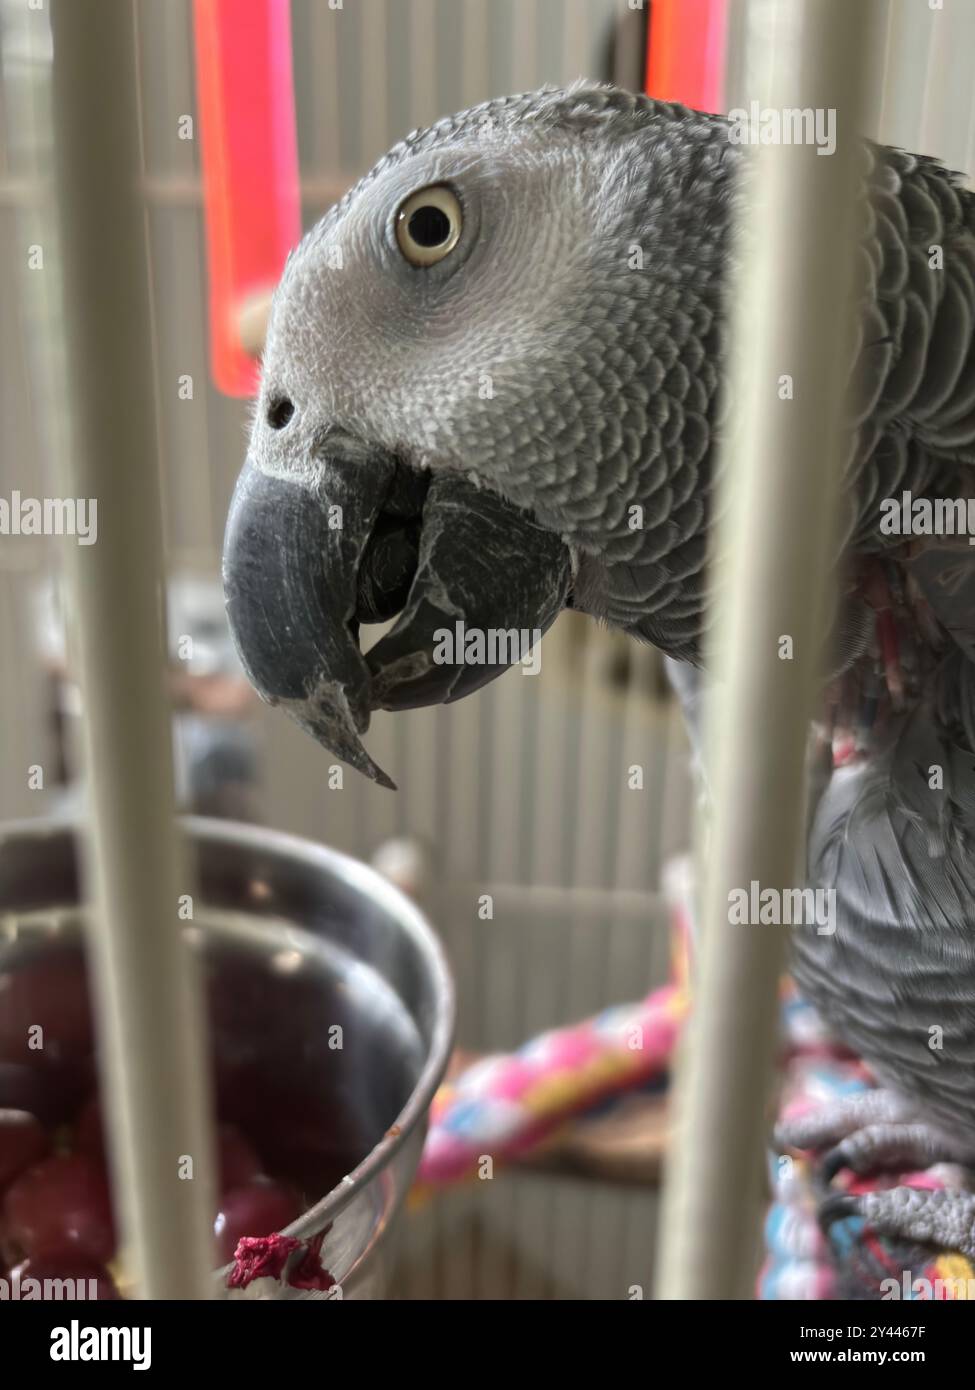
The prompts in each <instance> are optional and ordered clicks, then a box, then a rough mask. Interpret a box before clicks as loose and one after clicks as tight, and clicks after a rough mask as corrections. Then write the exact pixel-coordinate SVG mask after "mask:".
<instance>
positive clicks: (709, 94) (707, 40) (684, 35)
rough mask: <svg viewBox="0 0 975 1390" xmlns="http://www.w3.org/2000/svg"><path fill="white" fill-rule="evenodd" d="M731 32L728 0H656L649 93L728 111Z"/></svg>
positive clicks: (649, 49) (649, 42)
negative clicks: (726, 87)
mask: <svg viewBox="0 0 975 1390" xmlns="http://www.w3.org/2000/svg"><path fill="white" fill-rule="evenodd" d="M727 35H728V0H653V4H652V5H651V7H650V26H649V31H648V34H647V95H648V96H652V97H659V98H660V100H661V101H678V102H681V103H682V105H684V106H693V107H695V108H696V109H697V110H698V111H723V110H724V69H725V52H726V44H727Z"/></svg>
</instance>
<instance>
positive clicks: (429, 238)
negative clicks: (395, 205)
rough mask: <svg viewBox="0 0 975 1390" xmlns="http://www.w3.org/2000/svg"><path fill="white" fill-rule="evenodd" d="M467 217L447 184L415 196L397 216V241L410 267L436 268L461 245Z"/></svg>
mask: <svg viewBox="0 0 975 1390" xmlns="http://www.w3.org/2000/svg"><path fill="white" fill-rule="evenodd" d="M463 226H464V214H463V212H462V210H461V206H460V203H459V201H458V199H457V196H456V194H454V193H452V192H451V190H450V189H449V188H447V187H446V185H444V184H433V185H432V186H431V187H430V188H421V189H418V191H417V192H416V193H411V194H410V196H409V197H408V198H407V200H406V202H405V203H404V204H403V205H402V207H401V208H400V210H399V212H398V213H397V214H396V240H397V242H398V243H399V249H400V250H401V251H402V253H403V255H404V256H405V257H406V259H407V260H408V261H409V263H410V265H415V266H428V265H436V263H437V261H442V260H443V258H444V257H445V256H448V255H449V254H450V252H451V251H452V250H453V249H454V247H455V246H456V245H457V242H458V241H459V240H460V234H461V231H462V230H463Z"/></svg>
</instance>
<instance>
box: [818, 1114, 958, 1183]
mask: <svg viewBox="0 0 975 1390" xmlns="http://www.w3.org/2000/svg"><path fill="white" fill-rule="evenodd" d="M973 1156H975V1155H973V1152H972V1148H971V1145H968V1146H967V1147H966V1146H965V1145H964V1144H962V1143H960V1142H959V1141H958V1140H954V1139H950V1138H948V1136H946V1135H945V1134H944V1133H943V1132H942V1131H941V1130H938V1129H934V1128H933V1127H932V1126H931V1125H926V1124H923V1123H921V1122H920V1121H917V1122H915V1123H913V1124H896V1123H891V1124H876V1125H866V1126H865V1127H864V1128H863V1129H858V1130H857V1131H856V1132H855V1133H853V1134H848V1135H847V1136H846V1138H845V1139H843V1140H842V1141H841V1142H840V1143H839V1144H834V1146H833V1147H832V1148H831V1149H830V1150H828V1152H827V1153H826V1154H825V1155H824V1156H823V1159H822V1163H821V1167H820V1171H821V1173H822V1175H823V1177H824V1178H825V1179H826V1181H827V1182H828V1181H829V1180H830V1179H831V1178H834V1177H835V1176H836V1174H837V1173H838V1172H839V1171H840V1169H841V1168H849V1169H850V1170H851V1171H852V1172H854V1173H857V1174H858V1175H859V1176H861V1177H862V1176H865V1175H866V1174H868V1173H875V1172H877V1170H878V1169H882V1168H883V1169H888V1170H889V1169H892V1168H897V1169H900V1170H901V1172H904V1171H907V1170H908V1169H911V1168H930V1167H932V1166H933V1165H934V1164H935V1163H965V1162H966V1161H969V1162H970V1161H971V1160H972V1158H973Z"/></svg>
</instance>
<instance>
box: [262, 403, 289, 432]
mask: <svg viewBox="0 0 975 1390" xmlns="http://www.w3.org/2000/svg"><path fill="white" fill-rule="evenodd" d="M294 413H295V407H294V402H293V401H289V400H288V398H287V396H278V397H277V399H276V400H273V401H272V402H271V404H270V405H269V406H268V408H267V422H268V424H269V425H270V426H271V428H272V430H283V429H284V427H285V425H286V424H287V423H288V421H289V420H290V419H291V417H292V415H293V414H294Z"/></svg>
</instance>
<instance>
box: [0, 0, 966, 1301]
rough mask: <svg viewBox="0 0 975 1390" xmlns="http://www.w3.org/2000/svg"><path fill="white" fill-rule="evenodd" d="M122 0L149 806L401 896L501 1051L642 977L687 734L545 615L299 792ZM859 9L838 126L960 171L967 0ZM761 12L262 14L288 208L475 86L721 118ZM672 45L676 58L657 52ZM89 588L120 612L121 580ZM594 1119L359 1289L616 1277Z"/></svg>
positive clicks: (17, 220)
mask: <svg viewBox="0 0 975 1390" xmlns="http://www.w3.org/2000/svg"><path fill="white" fill-rule="evenodd" d="M134 8H135V12H136V16H137V33H138V52H137V55H136V56H137V64H138V72H139V87H140V107H141V109H140V121H141V143H142V150H143V157H144V188H145V207H146V228H147V237H148V245H149V253H150V263H151V275H152V317H153V333H152V352H153V359H154V363H155V370H156V392H157V412H158V463H159V469H160V475H161V479H162V487H163V495H164V503H165V526H166V545H167V555H168V569H169V575H170V586H169V594H168V600H169V626H170V639H171V651H172V664H171V687H172V695H173V704H174V729H175V738H176V746H177V767H178V786H179V794H180V799H181V803H182V805H183V806H184V807H187V808H192V809H194V810H198V811H202V812H204V813H207V814H218V815H227V816H231V817H234V818H243V819H253V820H256V821H260V822H265V823H267V824H270V825H273V826H275V827H278V828H280V829H284V830H288V831H293V832H295V833H298V834H301V835H304V836H308V837H310V838H312V839H315V840H320V841H324V842H326V843H328V844H330V845H333V846H335V847H337V848H339V849H342V850H345V851H347V852H349V853H351V854H354V855H356V856H358V857H360V858H363V859H367V860H369V859H372V860H375V861H376V862H378V863H379V864H380V867H382V868H384V869H385V870H387V871H389V872H390V873H391V874H392V876H394V877H395V878H397V879H398V880H399V881H400V882H403V883H405V885H406V886H407V887H409V888H411V890H413V891H415V893H416V895H417V896H418V897H419V898H420V899H421V901H422V903H423V905H424V907H425V908H426V910H427V912H428V913H429V915H430V917H431V919H432V921H433V923H434V924H435V926H436V927H437V929H438V930H439V932H440V933H441V935H442V937H443V939H444V942H445V944H446V947H447V950H448V953H449V955H450V958H451V961H452V964H453V967H454V971H455V974H456V978H457V984H458V993H459V1020H460V1023H459V1035H458V1044H459V1046H460V1048H461V1049H463V1051H464V1053H465V1054H469V1053H483V1052H490V1051H496V1050H508V1049H511V1048H514V1047H516V1046H518V1045H520V1044H521V1043H522V1042H524V1041H525V1040H526V1039H529V1038H531V1037H532V1036H534V1035H535V1034H537V1033H539V1032H541V1031H542V1030H545V1029H548V1028H552V1027H554V1026H556V1025H558V1024H564V1023H568V1022H571V1021H573V1020H575V1019H581V1018H583V1017H585V1016H586V1015H589V1014H593V1013H595V1012H596V1011H598V1010H600V1009H602V1008H604V1007H606V1006H608V1005H611V1004H614V1003H621V1002H626V1001H629V1000H633V999H638V998H640V997H642V996H643V995H644V994H646V993H647V991H648V990H649V989H650V988H651V987H652V986H654V985H656V984H658V983H660V982H662V981H663V980H664V979H665V978H666V977H667V973H668V957H669V941H668V932H667V920H666V917H667V914H666V911H665V908H664V903H663V897H662V893H661V874H662V870H663V867H664V865H665V864H666V863H668V861H670V860H671V859H672V858H673V857H674V856H675V855H677V854H679V852H680V851H681V850H683V849H684V848H686V846H687V845H688V843H689V834H690V816H691V812H692V809H693V786H692V780H691V769H690V762H691V759H690V753H689V749H688V747H687V743H686V739H685V736H684V733H683V729H682V725H681V721H680V717H679V714H678V712H677V710H676V708H675V706H674V703H673V701H672V699H671V697H670V695H669V693H668V688H667V685H666V681H665V680H664V677H663V673H662V670H661V667H660V663H659V659H658V657H657V655H656V653H655V652H653V651H652V650H651V649H649V648H645V649H640V648H638V647H637V646H636V645H635V644H633V643H632V642H630V641H629V640H627V639H625V638H623V637H620V636H618V635H614V634H610V633H607V632H604V631H601V630H599V629H598V628H597V627H596V625H595V624H593V623H591V622H587V621H586V620H584V619H580V618H579V617H578V616H577V615H574V614H572V613H565V614H563V616H562V617H561V618H560V619H559V621H558V623H557V624H556V626H555V628H554V629H553V630H552V632H551V633H550V634H549V635H548V636H547V637H546V639H545V644H544V658H543V661H542V668H541V674H540V675H539V676H538V677H526V676H523V675H522V674H520V672H519V673H515V672H511V673H509V674H508V675H507V676H506V677H505V678H504V679H503V680H500V681H498V682H496V683H494V684H492V685H490V686H488V687H487V688H486V690H485V691H484V692H483V693H482V694H480V695H479V697H478V698H477V699H475V700H468V701H462V702H460V703H459V704H458V705H454V706H451V707H449V708H444V707H440V708H436V709H431V710H421V711H413V712H410V713H407V714H405V715H399V716H397V718H396V719H395V720H393V719H392V718H391V717H390V716H388V715H384V714H382V713H380V714H377V715H376V716H375V719H374V724H373V728H372V730H371V732H370V735H369V737H368V747H369V750H370V752H371V753H372V754H373V755H374V756H375V757H376V759H377V760H378V762H379V763H380V764H381V765H382V766H383V767H384V768H385V769H386V770H387V771H388V772H389V773H390V775H391V776H392V777H393V779H394V780H395V781H396V782H397V784H398V785H399V787H400V790H399V792H397V793H395V794H391V793H389V792H386V791H384V790H383V789H381V788H377V787H375V786H373V785H372V784H370V783H368V782H366V780H365V779H364V778H361V777H359V776H357V775H356V774H354V773H352V772H348V771H347V772H346V775H345V777H344V779H343V781H344V784H343V786H342V787H341V788H335V787H330V786H329V784H328V777H327V766H328V763H327V759H325V758H324V756H322V755H320V754H317V753H316V752H315V750H313V749H312V747H311V745H310V744H309V742H308V741H307V737H306V736H305V735H304V734H302V733H301V732H299V730H298V729H297V728H296V727H294V726H293V725H292V724H290V723H289V722H288V721H287V720H286V719H284V718H282V717H281V716H280V715H279V714H275V713H274V712H273V711H271V710H268V709H265V708H264V707H263V706H260V705H259V704H257V703H256V701H255V700H253V699H252V697H251V695H250V693H249V691H248V688H247V687H246V684H245V683H244V682H243V680H242V678H241V676H240V672H239V669H238V667H237V664H236V660H235V657H234V654H233V651H232V648H231V644H230V641H229V635H228V633H227V630H226V626H225V623H224V619H223V606H222V596H221V592H220V585H219V557H220V548H221V540H222V531H223V524H224V519H225V516H226V512H227V506H228V502H229V498H230V494H231V490H232V487H233V483H234V480H235V478H236V475H237V472H238V470H239V468H240V465H241V463H242V460H243V454H244V447H245V438H246V434H247V429H248V418H249V402H248V400H247V399H246V398H244V397H232V396H229V395H226V394H224V392H223V391H221V390H219V389H218V388H217V385H216V384H215V383H214V380H213V377H212V369H211V355H210V347H209V342H210V337H211V333H212V324H211V323H210V321H209V315H208V301H209V297H210V285H209V283H208V276H209V274H210V272H209V270H208V257H207V228H206V225H205V217H204V193H203V171H202V169H201V140H200V138H199V120H200V115H199V111H198V100H199V92H198V61H199V54H198V53H195V52H194V15H193V5H192V0H134ZM883 8H884V11H885V14H886V28H885V42H884V45H883V48H882V51H878V52H877V54H876V61H877V63H878V66H879V68H880V70H881V80H880V82H879V84H878V90H879V91H880V92H881V93H882V96H881V99H880V100H879V102H878V105H877V108H876V110H875V111H874V113H873V117H872V121H871V128H870V129H869V130H868V133H869V134H871V135H873V136H875V137H876V138H879V139H881V140H883V141H886V142H888V143H892V144H900V145H904V146H906V147H908V148H910V149H913V150H917V151H921V152H924V153H929V154H935V155H937V156H939V157H940V158H941V159H943V160H944V161H945V162H946V163H948V164H949V165H951V166H953V167H954V168H957V169H960V170H964V171H966V172H967V173H968V175H969V176H970V177H971V176H972V175H973V173H975V83H973V82H972V68H971V63H972V55H973V54H975V0H945V3H944V5H943V6H939V5H937V4H932V3H929V0H889V3H887V4H886V5H885V6H884V7H883ZM775 12H776V4H775V0H678V2H677V3H674V0H666V2H665V0H657V3H656V4H650V3H647V4H642V5H641V4H638V3H634V2H633V0H343V3H342V4H341V5H336V4H335V3H334V0H331V2H330V0H292V4H291V25H292V54H293V80H294V102H295V119H296V127H297V139H298V154H299V167H300V199H301V220H302V223H303V226H304V227H305V228H307V227H310V226H311V225H312V224H313V223H314V222H315V221H316V220H317V219H318V218H319V217H320V216H321V215H322V213H323V212H324V211H325V209H326V208H327V207H328V206H329V205H330V204H331V203H332V202H333V201H335V200H336V199H337V198H338V197H339V196H341V194H342V193H343V192H344V191H345V189H346V188H347V187H348V186H349V185H350V183H351V182H353V181H354V180H355V179H356V178H357V177H358V175H360V174H361V173H363V172H364V171H365V170H366V169H367V168H368V167H369V166H370V165H371V164H372V162H373V161H374V160H375V158H376V157H377V156H378V155H380V154H381V153H382V152H383V151H384V150H385V149H386V148H388V147H389V146H390V145H391V144H393V143H395V141H396V140H398V139H399V138H400V137H401V136H402V135H404V134H406V133H407V132H408V131H409V130H411V129H413V128H414V127H416V126H419V125H423V124H426V123H428V122H430V121H432V120H433V119H435V118H436V117H437V116H439V115H442V114H445V113H448V112H450V111H454V110H457V109H460V108H463V107H466V106H469V105H472V104H475V103H477V102H479V101H481V100H484V99H486V98H488V97H491V96H496V95H501V94H504V93H508V92H514V91H520V90H526V89H530V88H535V87H538V86H541V85H543V84H544V83H555V84H563V83H566V82H568V81H570V80H572V79H574V78H577V77H580V76H585V77H589V78H596V79H604V80H610V79H611V80H614V81H617V82H619V83H620V84H622V85H624V86H627V87H630V88H632V89H634V90H650V91H651V92H652V93H653V94H655V95H659V96H663V97H665V98H668V99H682V100H686V101H688V102H690V103H691V104H699V105H706V106H708V107H709V109H724V110H727V109H729V108H732V107H736V106H744V107H747V106H748V103H749V100H750V98H751V94H752V93H754V92H755V91H757V90H759V89H760V85H761V83H760V79H761V72H760V70H759V69H758V68H757V67H756V64H764V63H769V62H771V59H772V53H773V35H774V34H776V33H777V34H778V35H779V40H778V41H781V29H775V27H774V25H775V19H776V14H775ZM655 42H656V44H657V47H656V49H655V47H654V44H655ZM681 44H684V45H685V48H684V50H683V59H684V61H683V62H680V61H676V60H675V56H674V55H675V54H677V55H678V56H679V55H680V54H681V52H682V50H681ZM687 45H690V46H689V47H687ZM695 45H696V46H695ZM648 55H649V61H648ZM50 60H51V46H50V34H49V30H48V26H47V17H46V15H45V13H44V7H43V5H41V6H40V7H39V8H37V9H35V8H33V7H31V6H28V4H27V3H25V0H0V64H2V84H0V496H4V497H8V498H9V497H10V495H11V493H12V492H13V491H14V490H19V491H20V493H21V494H22V495H23V496H30V497H44V496H56V495H59V488H58V485H57V478H58V469H59V462H58V460H59V441H60V439H61V437H62V430H63V428H64V421H63V419H62V418H61V409H62V407H61V402H62V401H63V399H64V393H63V388H62V387H61V386H60V380H61V371H62V365H61V361H60V344H61V331H60V326H59V321H58V310H57V294H56V288H57V287H56V277H55V275H51V274H39V273H38V270H41V269H44V264H43V252H44V250H45V248H46V249H47V250H48V260H47V268H48V269H51V268H52V267H53V266H56V257H55V256H51V255H50V247H51V242H50V235H51V233H50V224H49V222H48V220H47V217H46V212H45V207H46V203H45V199H46V198H47V196H48V193H49V179H50V167H51V166H50V159H51V154H50V126H49V120H48V114H47V103H48V100H49V83H48V79H49V72H50ZM696 97H698V98H700V97H703V98H704V99H698V100H695V98H696ZM187 118H189V120H188V121H187ZM38 248H40V249H41V252H42V256H41V262H40V263H38V256H37V250H38ZM69 543H73V542H67V541H64V540H58V539H57V538H54V539H43V538H36V537H16V536H9V537H8V536H4V537H0V817H3V818H10V817H31V816H38V815H44V814H50V813H52V812H55V811H63V810H70V809H73V808H75V807H77V806H78V805H79V804H82V803H83V799H84V787H83V785H80V783H79V781H78V778H77V776H76V773H75V769H76V766H77V755H76V743H77V715H78V695H77V692H76V690H75V688H74V686H73V684H72V679H71V672H72V662H71V654H70V651H66V649H65V642H64V636H63V630H62V624H61V618H60V600H59V572H60V560H61V554H62V547H63V546H64V545H65V544H69ZM118 605H119V621H120V623H121V622H123V621H124V616H125V595H124V594H120V595H119V596H118ZM187 639H189V640H187ZM634 767H638V768H640V769H642V787H641V786H634V785H633V783H634V781H635V780H638V779H635V778H634V777H633V776H631V775H630V772H631V769H633V768H634ZM37 769H40V770H41V775H40V777H38V773H37ZM482 894H490V895H491V896H492V898H493V903H494V910H493V918H492V919H491V920H482V919H481V917H480V916H479V913H478V901H479V898H480V896H481V895H482ZM615 1123H616V1125H617V1128H616V1130H614V1131H612V1132H610V1133H609V1134H608V1137H605V1136H604V1138H603V1139H602V1140H600V1142H599V1144H591V1145H590V1146H589V1147H588V1149H587V1150H586V1152H585V1154H583V1155H582V1156H580V1154H579V1153H575V1154H574V1155H573V1154H572V1153H568V1152H565V1151H563V1152H562V1153H561V1154H560V1155H554V1156H552V1157H551V1158H550V1159H549V1161H547V1162H539V1163H537V1164H536V1165H534V1166H526V1165H522V1166H519V1167H515V1168H512V1169H509V1170H506V1171H505V1172H503V1173H500V1174H499V1175H498V1177H497V1178H496V1180H494V1181H491V1182H483V1183H474V1184H473V1185H470V1186H465V1187H461V1188H458V1189H452V1190H448V1191H446V1192H444V1193H442V1194H439V1195H437V1196H435V1197H432V1198H430V1199H428V1200H427V1201H426V1202H425V1203H423V1204H422V1205H420V1206H416V1207H415V1208H414V1209H413V1210H412V1211H411V1212H410V1213H409V1214H408V1217H407V1220H406V1221H405V1222H404V1227H403V1234H402V1237H401V1242H400V1251H399V1257H398V1266H397V1270H396V1277H395V1280H394V1285H393V1288H392V1290H391V1292H393V1293H397V1294H399V1295H400V1296H405V1297H411V1296H426V1297H444V1298H451V1297H454V1298H465V1297H501V1298H513V1297H586V1298H593V1297H597V1298H598V1297H625V1296H626V1290H627V1288H628V1287H629V1286H631V1285H634V1284H638V1285H641V1286H644V1287H646V1288H647V1289H649V1283H650V1269H649V1261H650V1252H651V1251H652V1250H653V1245H654V1229H653V1228H654V1219H655V1202H654V1200H653V1182H654V1164H653V1162H652V1161H649V1160H648V1161H645V1162H643V1161H637V1162H627V1161H626V1153H627V1152H630V1151H632V1150H633V1149H634V1146H635V1148H636V1150H637V1151H638V1153H642V1154H643V1155H644V1156H646V1155H648V1154H651V1153H652V1151H654V1150H655V1147H656V1146H657V1145H658V1143H659V1136H658V1135H657V1132H656V1129H654V1126H653V1124H652V1123H651V1120H650V1119H648V1117H647V1113H646V1112H645V1111H640V1110H637V1111H636V1112H635V1114H634V1118H633V1120H632V1124H629V1123H624V1122H623V1121H622V1120H621V1119H620V1117H619V1116H617V1117H616V1121H615ZM651 1130H652V1131H653V1133H651ZM570 1169H571V1170H572V1171H570ZM583 1170H584V1171H583Z"/></svg>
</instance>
